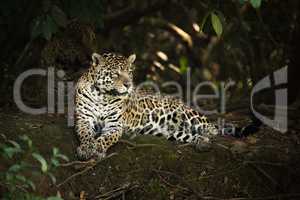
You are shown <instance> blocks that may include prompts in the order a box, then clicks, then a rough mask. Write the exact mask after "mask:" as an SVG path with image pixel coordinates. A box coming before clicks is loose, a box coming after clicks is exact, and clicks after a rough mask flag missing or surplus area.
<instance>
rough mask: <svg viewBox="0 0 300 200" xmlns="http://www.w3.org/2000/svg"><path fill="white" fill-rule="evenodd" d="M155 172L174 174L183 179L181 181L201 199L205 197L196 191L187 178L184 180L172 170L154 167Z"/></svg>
mask: <svg viewBox="0 0 300 200" xmlns="http://www.w3.org/2000/svg"><path fill="white" fill-rule="evenodd" d="M152 171H153V172H156V173H163V174H168V175H171V176H174V177H175V178H177V179H178V180H181V182H182V183H183V184H184V185H185V186H186V187H187V188H188V189H189V190H190V191H191V192H192V193H193V194H194V195H196V196H197V197H198V198H199V199H203V198H202V195H201V194H199V193H198V191H196V190H195V189H194V188H193V187H192V186H191V185H190V183H188V182H187V181H186V180H184V179H183V178H182V177H181V176H179V175H177V174H175V173H172V172H169V171H164V170H158V169H153V170H152Z"/></svg>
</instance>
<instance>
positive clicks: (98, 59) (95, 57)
mask: <svg viewBox="0 0 300 200" xmlns="http://www.w3.org/2000/svg"><path fill="white" fill-rule="evenodd" d="M92 60H93V63H92V65H93V66H94V67H96V66H97V65H99V64H101V63H104V58H103V57H102V56H101V55H100V54H97V53H93V55H92Z"/></svg>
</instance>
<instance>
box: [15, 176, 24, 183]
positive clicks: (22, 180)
mask: <svg viewBox="0 0 300 200" xmlns="http://www.w3.org/2000/svg"><path fill="white" fill-rule="evenodd" d="M16 179H17V180H19V181H21V182H26V177H25V176H22V175H16Z"/></svg>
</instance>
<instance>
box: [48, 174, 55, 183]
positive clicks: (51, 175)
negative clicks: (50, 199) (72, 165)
mask: <svg viewBox="0 0 300 200" xmlns="http://www.w3.org/2000/svg"><path fill="white" fill-rule="evenodd" d="M48 175H49V177H50V179H51V181H52V183H53V184H55V183H56V178H55V176H54V175H53V174H52V173H48Z"/></svg>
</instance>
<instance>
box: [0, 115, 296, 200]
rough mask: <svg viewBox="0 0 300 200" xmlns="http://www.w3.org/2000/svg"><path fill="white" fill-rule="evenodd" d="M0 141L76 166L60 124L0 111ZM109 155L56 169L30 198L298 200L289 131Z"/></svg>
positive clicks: (152, 143)
mask: <svg viewBox="0 0 300 200" xmlns="http://www.w3.org/2000/svg"><path fill="white" fill-rule="evenodd" d="M227 118H229V119H231V120H233V121H239V122H241V123H243V121H244V120H242V119H245V118H247V117H244V116H243V115H242V114H240V113H234V114H229V115H228V116H227ZM0 133H1V134H4V135H5V136H6V137H8V138H10V139H12V138H15V136H16V135H21V134H27V135H28V136H29V137H30V138H31V139H32V140H33V143H34V144H35V146H36V148H37V149H39V151H40V153H41V154H42V155H47V154H50V152H51V151H50V150H51V148H52V147H54V146H56V147H59V149H60V150H61V151H62V152H63V153H64V154H66V155H67V156H68V157H69V158H70V159H71V160H76V157H75V152H74V150H75V148H76V145H77V141H76V138H75V137H74V133H73V128H72V127H71V128H68V127H67V126H66V120H65V118H64V117H63V116H32V115H25V114H22V113H17V112H12V113H8V112H6V111H2V112H1V114H0ZM114 152H116V153H118V154H117V155H112V156H111V157H109V158H107V159H105V160H104V161H102V162H99V163H86V164H74V165H70V166H63V167H60V168H59V169H58V170H57V171H56V172H55V176H56V177H57V179H58V181H57V182H58V185H57V186H51V185H50V184H47V183H41V185H39V186H38V193H40V194H43V195H50V194H52V195H53V194H56V193H57V192H59V193H60V194H61V195H62V197H64V198H65V199H79V197H80V196H81V197H82V198H81V199H236V200H237V199H299V198H300V192H299V188H300V167H299V166H300V165H299V163H300V147H299V135H297V131H289V132H288V133H286V134H281V133H278V132H276V131H273V130H271V129H269V128H266V127H264V128H262V130H260V132H259V133H258V134H257V135H255V136H251V137H249V138H247V139H244V140H235V139H232V138H219V139H218V140H217V143H216V145H214V146H213V147H212V148H211V149H210V150H208V151H206V152H198V151H197V150H195V149H194V148H193V147H191V146H187V145H179V144H174V143H171V142H169V141H166V140H165V139H163V138H154V137H150V136H148V137H147V136H142V137H141V136H140V137H135V138H133V139H130V140H128V138H124V139H123V140H122V142H120V143H119V144H117V145H116V146H114V147H113V148H112V149H111V150H110V152H109V153H114ZM4 165H5V164H4ZM83 170H85V171H83ZM72 175H73V177H71V178H70V176H72ZM68 177H69V178H68Z"/></svg>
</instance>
